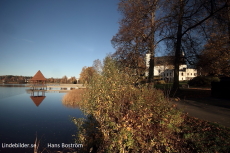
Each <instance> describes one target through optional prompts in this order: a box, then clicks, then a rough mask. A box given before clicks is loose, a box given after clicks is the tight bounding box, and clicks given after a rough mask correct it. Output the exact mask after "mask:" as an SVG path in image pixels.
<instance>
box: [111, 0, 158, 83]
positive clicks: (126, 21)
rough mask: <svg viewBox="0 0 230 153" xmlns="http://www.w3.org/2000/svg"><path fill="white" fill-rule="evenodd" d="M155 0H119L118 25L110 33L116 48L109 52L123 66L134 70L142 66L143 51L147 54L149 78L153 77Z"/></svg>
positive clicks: (143, 65) (137, 71)
mask: <svg viewBox="0 0 230 153" xmlns="http://www.w3.org/2000/svg"><path fill="white" fill-rule="evenodd" d="M158 2H159V1H158V0H121V1H120V2H119V4H118V10H119V12H120V13H121V14H122V16H123V18H122V19H121V21H120V22H119V23H120V28H119V31H118V33H117V34H116V35H115V36H114V37H113V39H112V44H113V46H114V48H115V49H116V52H115V53H114V54H113V56H114V57H115V58H116V59H117V60H118V61H119V62H121V63H122V64H121V65H124V66H127V67H129V68H133V69H134V70H135V73H137V74H138V73H141V70H142V71H143V70H145V64H143V62H145V61H144V60H143V59H145V54H146V53H150V54H151V60H150V67H149V76H148V80H149V82H150V81H151V80H152V79H153V76H154V74H153V67H154V56H155V35H154V34H155V31H156V26H157V24H156V21H155V11H156V9H157V6H158Z"/></svg>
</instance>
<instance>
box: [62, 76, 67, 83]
mask: <svg viewBox="0 0 230 153" xmlns="http://www.w3.org/2000/svg"><path fill="white" fill-rule="evenodd" d="M67 80H68V78H67V76H66V75H65V76H63V77H62V79H61V82H62V83H67Z"/></svg>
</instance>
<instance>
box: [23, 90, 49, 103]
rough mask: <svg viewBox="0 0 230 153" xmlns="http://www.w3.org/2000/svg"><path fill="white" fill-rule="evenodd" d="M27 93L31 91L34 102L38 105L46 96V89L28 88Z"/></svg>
mask: <svg viewBox="0 0 230 153" xmlns="http://www.w3.org/2000/svg"><path fill="white" fill-rule="evenodd" d="M26 91H27V93H30V95H31V96H30V98H31V100H32V101H33V102H34V104H35V105H36V106H37V107H38V106H39V105H40V104H41V103H42V101H43V100H44V99H45V98H46V96H45V91H46V90H32V89H27V90H26Z"/></svg>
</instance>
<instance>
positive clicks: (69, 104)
mask: <svg viewBox="0 0 230 153" xmlns="http://www.w3.org/2000/svg"><path fill="white" fill-rule="evenodd" d="M62 104H63V105H64V106H65V107H68V108H79V105H78V104H77V103H76V102H67V101H64V100H62Z"/></svg>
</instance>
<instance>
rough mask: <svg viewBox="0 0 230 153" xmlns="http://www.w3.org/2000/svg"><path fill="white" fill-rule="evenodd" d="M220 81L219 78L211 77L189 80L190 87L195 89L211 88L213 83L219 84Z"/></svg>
mask: <svg viewBox="0 0 230 153" xmlns="http://www.w3.org/2000/svg"><path fill="white" fill-rule="evenodd" d="M219 81H220V79H219V78H218V77H211V76H197V77H195V78H193V79H192V80H189V82H188V84H189V85H190V86H195V87H210V86H211V82H219Z"/></svg>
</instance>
